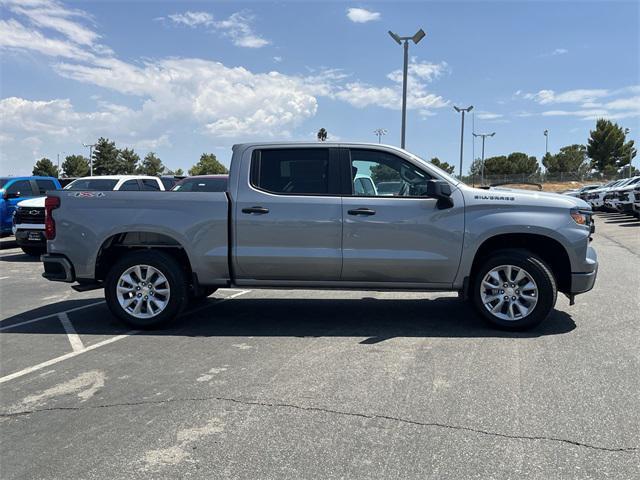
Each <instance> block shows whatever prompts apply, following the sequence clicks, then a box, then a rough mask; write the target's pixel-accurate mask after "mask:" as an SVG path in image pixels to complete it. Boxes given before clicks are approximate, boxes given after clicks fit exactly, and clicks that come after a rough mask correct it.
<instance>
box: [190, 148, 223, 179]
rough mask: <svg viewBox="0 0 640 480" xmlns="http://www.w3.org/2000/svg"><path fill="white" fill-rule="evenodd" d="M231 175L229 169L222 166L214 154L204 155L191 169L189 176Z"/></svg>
mask: <svg viewBox="0 0 640 480" xmlns="http://www.w3.org/2000/svg"><path fill="white" fill-rule="evenodd" d="M220 173H229V170H227V167H225V166H224V165H222V164H221V163H220V162H219V161H218V159H217V158H216V156H215V155H214V154H213V153H203V154H202V155H200V160H199V161H198V163H196V164H195V165H194V166H193V167H191V168H190V169H189V175H216V174H220Z"/></svg>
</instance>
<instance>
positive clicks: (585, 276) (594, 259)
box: [571, 247, 598, 295]
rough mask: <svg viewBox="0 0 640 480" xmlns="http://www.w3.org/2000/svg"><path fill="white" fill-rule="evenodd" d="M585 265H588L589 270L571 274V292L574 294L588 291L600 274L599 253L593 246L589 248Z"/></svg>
mask: <svg viewBox="0 0 640 480" xmlns="http://www.w3.org/2000/svg"><path fill="white" fill-rule="evenodd" d="M585 265H586V266H587V271H585V272H578V273H572V274H571V293H572V294H574V295H577V294H579V293H585V292H588V291H589V290H591V289H592V288H593V286H594V285H595V283H596V276H597V275H598V254H597V253H596V251H595V250H594V249H593V247H588V248H587V258H586V261H585Z"/></svg>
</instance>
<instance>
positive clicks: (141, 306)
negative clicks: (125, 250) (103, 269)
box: [104, 250, 188, 328]
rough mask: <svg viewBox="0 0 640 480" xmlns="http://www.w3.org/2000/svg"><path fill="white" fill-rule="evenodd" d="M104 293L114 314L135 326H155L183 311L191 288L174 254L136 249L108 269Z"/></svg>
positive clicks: (164, 323) (165, 322) (164, 322)
mask: <svg viewBox="0 0 640 480" xmlns="http://www.w3.org/2000/svg"><path fill="white" fill-rule="evenodd" d="M104 293H105V298H106V300H107V305H108V306H109V309H110V310H111V312H112V313H113V314H114V315H115V316H117V317H118V318H120V319H121V320H123V321H124V322H126V323H128V324H129V325H131V326H133V327H135V328H156V327H159V326H162V325H166V324H167V323H168V322H170V321H171V320H173V319H174V318H175V317H177V316H178V315H179V314H180V312H181V311H182V309H183V308H184V307H185V305H186V303H187V297H188V288H187V283H186V280H185V276H184V273H183V271H182V269H181V268H180V265H179V264H178V262H177V261H176V260H175V259H174V258H173V257H171V256H170V255H167V254H166V253H163V252H159V251H157V250H155V251H136V252H132V253H129V254H127V255H126V256H124V257H123V258H122V259H120V260H119V261H118V262H117V263H116V264H115V265H114V266H113V267H112V268H111V270H109V273H108V275H107V278H106V281H105V287H104Z"/></svg>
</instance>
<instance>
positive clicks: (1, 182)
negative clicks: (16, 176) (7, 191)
mask: <svg viewBox="0 0 640 480" xmlns="http://www.w3.org/2000/svg"><path fill="white" fill-rule="evenodd" d="M8 181H9V179H8V178H0V188H2V187H4V185H5V184H6V183H7V182H8Z"/></svg>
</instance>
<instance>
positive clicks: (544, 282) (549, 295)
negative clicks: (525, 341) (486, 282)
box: [470, 249, 558, 330]
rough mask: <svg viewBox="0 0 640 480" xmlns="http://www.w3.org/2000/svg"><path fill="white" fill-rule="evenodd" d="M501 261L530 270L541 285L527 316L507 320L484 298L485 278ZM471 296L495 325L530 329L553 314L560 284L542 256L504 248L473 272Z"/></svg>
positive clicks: (485, 317)
mask: <svg viewBox="0 0 640 480" xmlns="http://www.w3.org/2000/svg"><path fill="white" fill-rule="evenodd" d="M500 265H514V266H516V267H520V268H523V269H524V270H526V271H527V272H528V273H529V274H530V275H531V277H533V280H534V281H535V282H536V284H537V286H538V302H537V303H536V305H535V307H534V308H533V311H531V312H530V313H529V314H527V315H526V316H525V317H523V318H521V319H516V320H503V319H501V318H498V317H496V316H494V315H493V314H492V313H491V312H489V311H488V310H487V308H486V307H485V306H484V304H483V302H482V297H481V288H480V285H481V282H482V280H483V279H484V278H485V276H486V275H487V274H488V273H489V272H490V271H491V270H492V269H494V268H495V267H498V266H500ZM470 288H471V293H470V298H471V300H472V302H473V305H474V307H475V309H476V310H477V311H478V313H480V315H481V316H482V317H483V318H484V319H485V320H487V321H488V322H489V323H491V324H492V325H494V326H496V327H499V328H501V329H505V330H527V329H530V328H533V327H535V326H536V325H538V324H539V323H540V322H542V321H543V320H544V319H545V318H547V317H548V316H549V313H551V310H552V309H553V307H554V306H555V304H556V299H557V296H558V288H557V286H556V279H555V277H554V275H553V273H552V271H551V268H549V266H548V265H547V264H546V263H545V262H544V261H543V260H541V259H540V258H539V257H537V256H535V255H534V254H533V253H531V252H529V251H527V250H519V249H517V250H516V249H514V250H500V251H497V252H495V253H494V254H492V255H491V256H490V257H489V259H488V260H487V261H486V262H484V263H483V264H482V265H481V266H480V268H478V269H477V270H476V271H475V273H474V276H473V279H472V282H471V285H470Z"/></svg>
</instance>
